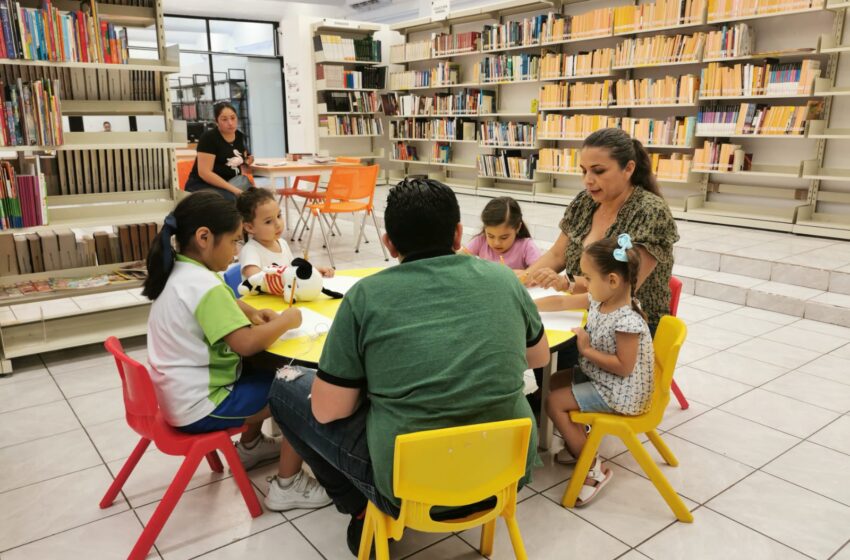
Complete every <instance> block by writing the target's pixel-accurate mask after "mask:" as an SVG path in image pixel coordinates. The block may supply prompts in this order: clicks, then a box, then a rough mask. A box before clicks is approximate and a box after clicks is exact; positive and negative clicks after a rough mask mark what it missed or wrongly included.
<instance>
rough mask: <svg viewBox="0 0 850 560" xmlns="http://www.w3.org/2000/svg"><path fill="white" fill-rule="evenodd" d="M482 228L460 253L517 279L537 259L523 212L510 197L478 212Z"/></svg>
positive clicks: (538, 250) (491, 202)
mask: <svg viewBox="0 0 850 560" xmlns="http://www.w3.org/2000/svg"><path fill="white" fill-rule="evenodd" d="M481 222H482V223H483V224H484V226H483V228H482V230H481V233H479V234H478V235H476V236H475V237H473V238H472V240H470V242H469V243H468V244H467V245H466V246H465V247H464V248H463V249H462V251H464V252H466V253H468V254H470V255H474V256H476V257H481V258H482V259H487V260H488V261H493V262H497V263H502V264H505V265H507V266H508V267H510V268H511V269H513V271H514V272H516V273H517V275H518V276H522V275H524V274H525V269H526V268H528V267H529V266H531V265H532V264H533V263H534V262H535V261H536V260H537V259H539V258H540V249H538V248H537V245H536V244H535V243H534V240H533V239H532V238H531V233H530V232H529V231H528V227H527V226H526V225H525V222H523V220H522V210H521V209H520V207H519V204H518V203H517V201H516V200H514V199H513V198H511V197H509V196H501V197H498V198H494V199H493V200H491V201H490V202H488V203H487V205H486V206H484V210H483V211H482V212H481Z"/></svg>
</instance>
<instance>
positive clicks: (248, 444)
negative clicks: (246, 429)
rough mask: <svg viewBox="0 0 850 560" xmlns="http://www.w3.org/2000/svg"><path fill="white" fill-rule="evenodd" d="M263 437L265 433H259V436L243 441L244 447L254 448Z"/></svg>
mask: <svg viewBox="0 0 850 560" xmlns="http://www.w3.org/2000/svg"><path fill="white" fill-rule="evenodd" d="M262 438H263V435H262V434H258V435H257V437H255V438H254V439H252V440H251V441H248V442H243V443H242V447H244V448H245V449H254V448H255V447H256V446H257V444H258V443H260V440H261V439H262Z"/></svg>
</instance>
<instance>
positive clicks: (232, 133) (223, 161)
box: [185, 102, 254, 200]
mask: <svg viewBox="0 0 850 560" xmlns="http://www.w3.org/2000/svg"><path fill="white" fill-rule="evenodd" d="M213 115H214V116H215V124H216V128H214V129H212V130H208V131H206V132H205V133H204V134H203V135H202V136H201V138H200V140H198V156H197V157H196V158H195V165H193V166H192V172H191V173H190V174H189V179H188V180H187V181H186V187H185V188H186V192H196V191H200V190H212V191H215V192H217V193H219V194H220V195H222V196H223V197H224V198H226V199H228V200H236V197H237V196H239V194H240V193H241V192H242V191H243V190H244V188H243V189H240V188H239V186H238V185H239V183H243V186H247V185H248V182H247V178H246V177H244V176H242V166H243V165H251V164H252V163H254V156H252V155H251V154H249V153H248V150H247V149H246V148H245V135H244V134H242V132H241V131H239V130H237V127H238V125H239V123H238V119H237V117H236V109H235V108H234V107H233V105H231V104H230V103H227V102H222V103H216V105H215V107H214V108H213Z"/></svg>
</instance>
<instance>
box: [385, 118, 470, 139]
mask: <svg viewBox="0 0 850 560" xmlns="http://www.w3.org/2000/svg"><path fill="white" fill-rule="evenodd" d="M390 136H391V137H392V138H414V139H417V140H468V141H472V140H475V123H474V122H470V121H465V120H462V119H429V120H421V119H404V120H398V121H392V122H390Z"/></svg>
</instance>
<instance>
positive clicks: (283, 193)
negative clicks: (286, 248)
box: [275, 175, 325, 241]
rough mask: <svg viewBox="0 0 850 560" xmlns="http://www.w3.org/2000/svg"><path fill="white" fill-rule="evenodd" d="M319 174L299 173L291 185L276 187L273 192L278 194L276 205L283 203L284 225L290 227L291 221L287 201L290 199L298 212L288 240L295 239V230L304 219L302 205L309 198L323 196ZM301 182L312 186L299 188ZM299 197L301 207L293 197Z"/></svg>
mask: <svg viewBox="0 0 850 560" xmlns="http://www.w3.org/2000/svg"><path fill="white" fill-rule="evenodd" d="M321 178H322V176H321V175H303V176H301V175H299V176H298V177H296V178H295V181H294V182H293V183H292V187H282V188H279V189H276V190H275V192H276V193H277V194H278V198H277V205H278V206H280V205H281V203H282V204H283V212H284V214H285V216H286V227H290V224H291V222H290V221H289V201H290V199H291V200H292V205H293V206H294V207H295V210H296V213H297V214H298V222H297V223H296V224H295V227H294V228H292V239H290V241H295V232H296V230H297V229H298V226H300V225H301V222H302V221H306V219H305V217H304V207H305V206H306V205H307V203H308V202H309V201H311V200H321V199H323V198H324V197H325V195H324V193H319V181H320V180H321ZM301 183H312V184H313V188H312V189H310V190H307V189H302V188H300V185H301ZM296 196H297V197H301V198H304V204H302V205H301V207H300V208H299V207H298V202H297V201H296V200H295V199H294V198H293V197H296Z"/></svg>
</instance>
